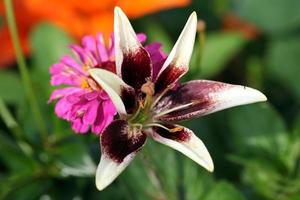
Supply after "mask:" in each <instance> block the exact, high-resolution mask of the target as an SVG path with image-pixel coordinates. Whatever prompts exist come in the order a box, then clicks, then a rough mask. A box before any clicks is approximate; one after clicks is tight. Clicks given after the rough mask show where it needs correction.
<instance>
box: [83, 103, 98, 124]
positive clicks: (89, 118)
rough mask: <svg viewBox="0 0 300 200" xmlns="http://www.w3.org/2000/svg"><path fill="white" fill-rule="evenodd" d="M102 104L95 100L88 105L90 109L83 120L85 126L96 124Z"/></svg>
mask: <svg viewBox="0 0 300 200" xmlns="http://www.w3.org/2000/svg"><path fill="white" fill-rule="evenodd" d="M100 103H101V102H99V101H98V100H93V101H90V102H89V103H88V107H87V109H86V112H85V114H84V115H83V118H82V122H83V123H84V124H88V125H92V124H94V122H95V120H96V117H97V111H98V107H99V105H100Z"/></svg>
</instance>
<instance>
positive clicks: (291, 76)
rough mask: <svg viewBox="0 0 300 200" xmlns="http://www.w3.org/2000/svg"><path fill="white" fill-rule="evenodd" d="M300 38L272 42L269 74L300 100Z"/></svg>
mask: <svg viewBox="0 0 300 200" xmlns="http://www.w3.org/2000/svg"><path fill="white" fill-rule="evenodd" d="M299 43H300V37H295V36H294V37H289V38H284V39H277V40H274V41H272V42H271V43H270V44H269V47H268V53H267V57H266V59H267V63H268V65H267V67H268V73H269V74H270V75H271V76H274V79H275V80H277V81H280V82H281V83H284V84H282V85H283V86H284V87H286V89H287V90H290V91H291V93H293V94H295V95H296V97H298V99H300V87H299V74H300V68H299V63H300V46H299V45H298V44H299Z"/></svg>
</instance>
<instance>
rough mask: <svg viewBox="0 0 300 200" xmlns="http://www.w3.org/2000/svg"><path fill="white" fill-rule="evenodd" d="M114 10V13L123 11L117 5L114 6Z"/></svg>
mask: <svg viewBox="0 0 300 200" xmlns="http://www.w3.org/2000/svg"><path fill="white" fill-rule="evenodd" d="M114 12H115V14H116V13H119V12H123V11H122V9H121V8H120V7H119V6H115V9H114Z"/></svg>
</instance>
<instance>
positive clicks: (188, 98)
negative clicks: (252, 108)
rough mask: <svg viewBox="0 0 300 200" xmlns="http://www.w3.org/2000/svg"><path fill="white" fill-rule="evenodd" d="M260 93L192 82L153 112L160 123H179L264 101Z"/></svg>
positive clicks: (231, 86) (226, 85) (170, 93)
mask: <svg viewBox="0 0 300 200" xmlns="http://www.w3.org/2000/svg"><path fill="white" fill-rule="evenodd" d="M266 100H267V97H266V96H265V95H264V94H263V93H261V92H260V91H258V90H256V89H253V88H249V87H245V86H241V85H232V84H226V83H222V82H216V81H208V80H194V81H189V82H186V83H184V84H182V85H180V86H179V87H178V88H177V89H176V91H171V92H169V93H168V94H167V95H165V96H164V97H162V98H161V100H160V102H159V103H158V104H157V106H156V107H155V108H154V110H156V118H159V120H162V121H180V120H185V119H190V118H195V117H199V116H204V115H208V114H210V113H214V112H217V111H220V110H224V109H227V108H231V107H234V106H239V105H244V104H250V103H255V102H261V101H266Z"/></svg>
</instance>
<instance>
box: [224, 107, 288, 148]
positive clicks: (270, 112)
mask: <svg viewBox="0 0 300 200" xmlns="http://www.w3.org/2000/svg"><path fill="white" fill-rule="evenodd" d="M227 114H228V123H229V126H230V134H231V136H230V138H231V142H232V145H233V147H234V149H235V151H236V152H240V153H245V152H249V151H250V152H253V150H255V149H259V148H261V147H263V148H266V149H268V150H270V151H271V152H273V151H276V150H278V151H279V149H278V148H277V149H274V146H276V147H279V146H285V145H286V144H287V140H286V137H285V134H286V127H285V124H284V122H283V120H282V119H281V117H280V116H279V115H278V114H277V113H276V111H275V110H274V109H273V108H272V107H271V106H270V105H269V104H268V103H258V104H252V105H247V106H242V107H237V108H233V109H231V110H229V111H228V112H227Z"/></svg>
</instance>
